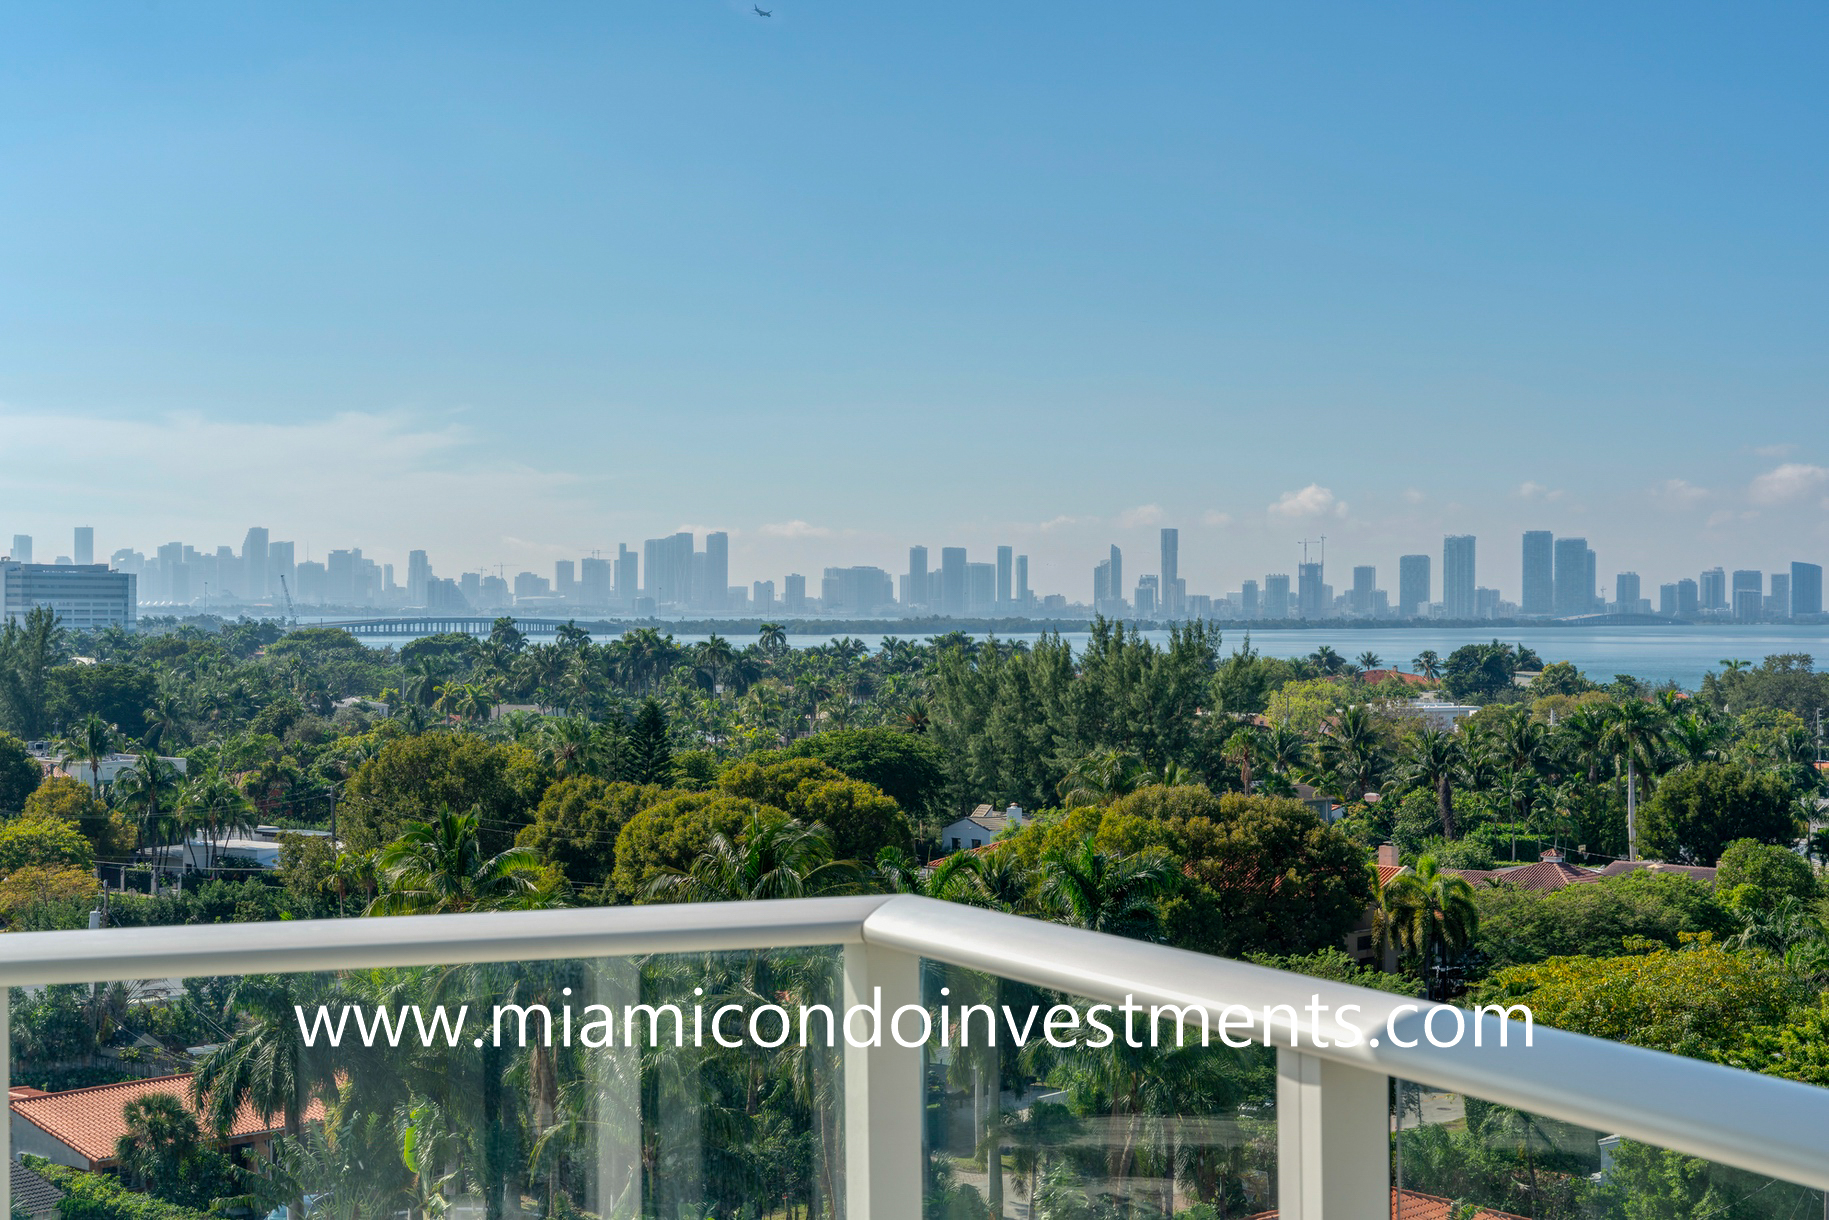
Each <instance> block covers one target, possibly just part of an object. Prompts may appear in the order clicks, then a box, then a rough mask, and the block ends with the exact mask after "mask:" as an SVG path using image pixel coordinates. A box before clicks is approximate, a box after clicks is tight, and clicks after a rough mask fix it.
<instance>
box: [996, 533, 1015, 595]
mask: <svg viewBox="0 0 1829 1220" xmlns="http://www.w3.org/2000/svg"><path fill="white" fill-rule="evenodd" d="M1015 580H1016V548H1015V547H1009V546H1000V547H998V548H997V609H998V610H999V611H1007V610H1008V609H1009V608H1010V595H1011V593H1012V592H1013V588H1012V586H1013V584H1014V582H1015Z"/></svg>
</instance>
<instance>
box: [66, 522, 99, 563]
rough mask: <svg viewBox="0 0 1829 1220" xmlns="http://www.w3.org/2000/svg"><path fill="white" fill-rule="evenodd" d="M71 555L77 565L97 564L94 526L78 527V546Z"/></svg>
mask: <svg viewBox="0 0 1829 1220" xmlns="http://www.w3.org/2000/svg"><path fill="white" fill-rule="evenodd" d="M70 554H71V556H72V557H73V558H74V559H75V560H76V562H77V563H94V562H95V527H94V526H93V525H79V526H77V527H76V546H75V547H74V548H73V549H72V550H71V552H70Z"/></svg>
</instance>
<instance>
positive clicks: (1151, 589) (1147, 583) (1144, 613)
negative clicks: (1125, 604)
mask: <svg viewBox="0 0 1829 1220" xmlns="http://www.w3.org/2000/svg"><path fill="white" fill-rule="evenodd" d="M1160 588H1161V584H1160V582H1159V581H1158V580H1157V578H1156V577H1154V576H1139V577H1137V592H1136V596H1135V597H1133V598H1132V599H1131V602H1132V604H1133V605H1134V606H1136V608H1137V617H1138V618H1151V617H1154V615H1155V613H1156V600H1157V598H1156V594H1157V591H1158V590H1159V589H1160Z"/></svg>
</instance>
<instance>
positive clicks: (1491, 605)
mask: <svg viewBox="0 0 1829 1220" xmlns="http://www.w3.org/2000/svg"><path fill="white" fill-rule="evenodd" d="M1498 615H1499V591H1498V590H1497V589H1488V588H1487V587H1486V586H1485V585H1481V586H1480V587H1479V588H1477V589H1475V590H1474V591H1473V617H1475V618H1497V617H1498Z"/></svg>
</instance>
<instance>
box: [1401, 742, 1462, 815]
mask: <svg viewBox="0 0 1829 1220" xmlns="http://www.w3.org/2000/svg"><path fill="white" fill-rule="evenodd" d="M1462 761H1463V751H1462V748H1461V743H1460V742H1459V741H1458V740H1456V738H1455V735H1454V733H1453V731H1452V730H1448V729H1438V728H1433V727H1430V726H1424V727H1423V728H1422V729H1421V730H1419V731H1418V732H1415V733H1412V734H1411V735H1410V736H1409V738H1408V739H1407V740H1406V741H1405V742H1404V778H1405V779H1406V780H1407V781H1408V782H1410V783H1412V784H1415V785H1417V786H1418V787H1421V786H1423V785H1428V786H1429V787H1432V788H1434V789H1435V808H1436V814H1437V816H1438V817H1440V818H1441V822H1442V836H1443V837H1444V838H1448V839H1452V838H1454V837H1455V825H1454V781H1455V778H1456V776H1457V775H1458V774H1459V770H1460V767H1461V764H1462Z"/></svg>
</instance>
